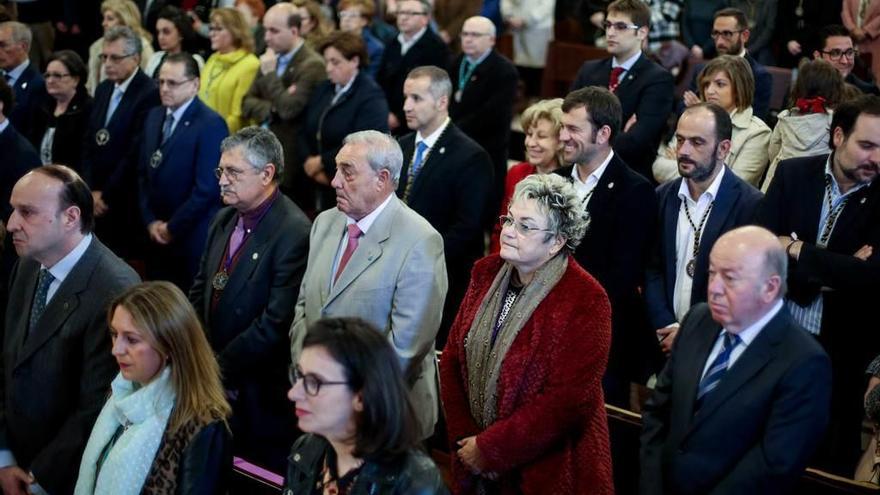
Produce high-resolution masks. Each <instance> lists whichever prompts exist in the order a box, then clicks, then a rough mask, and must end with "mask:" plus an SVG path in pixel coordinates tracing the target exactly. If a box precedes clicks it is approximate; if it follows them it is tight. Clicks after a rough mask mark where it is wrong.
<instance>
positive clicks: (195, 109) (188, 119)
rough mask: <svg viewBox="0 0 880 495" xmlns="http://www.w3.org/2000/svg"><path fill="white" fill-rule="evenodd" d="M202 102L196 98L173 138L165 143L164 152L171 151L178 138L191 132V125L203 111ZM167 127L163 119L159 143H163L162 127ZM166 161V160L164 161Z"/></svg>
mask: <svg viewBox="0 0 880 495" xmlns="http://www.w3.org/2000/svg"><path fill="white" fill-rule="evenodd" d="M200 107H201V102H200V101H199V97H198V96H196V97H195V98H193V101H192V103H190V104H189V108H187V109H186V111H185V112H183V115H181V116H180V122H178V123H177V125H175V126H174V131H172V132H171V136H170V137H169V138H168V141H165V144H163V145H162V149H163V150H167V149H171V147H172V145H173V144H174V142H175V141H176V140H177V138H178V137H179V136H180V135H181V134H184V133H186V132H187V130H189V126H190V124H191V123H192V122H193V121H195V120H197V119H198V118H199V110H201V108H200ZM164 126H165V119H164V117H163V119H162V126H160V127H159V142H160V143H161V142H162V127H164ZM163 161H164V160H163Z"/></svg>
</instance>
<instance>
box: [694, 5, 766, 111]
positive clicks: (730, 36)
mask: <svg viewBox="0 0 880 495" xmlns="http://www.w3.org/2000/svg"><path fill="white" fill-rule="evenodd" d="M749 34H750V32H749V21H748V18H747V17H746V15H745V13H743V11H741V10H739V9H735V8H727V9H721V10H719V11H718V12H716V13H715V20H714V21H713V24H712V39H713V40H715V51H716V52H717V53H718V55H736V56H740V57H743V58H745V59H746V62H748V63H749V67H751V68H752V75H753V76H754V78H755V98H754V101H753V102H752V112H753V114H754V115H755V116H756V117H758V118H759V119H762V120H766V119H767V115H768V114H769V112H770V95H771V93H773V76H771V75H770V72H768V71H767V68H766V67H764V66H763V65H762V64H761V63H759V62H758V61H757V60H755V58H754V57H752V55H751V54H750V53H749V52H748V50H746V44H747V43H748V41H749ZM702 69H703V64H700V65H698V66H697V69H696V71H695V72H694V78H693V79H691V84H690V88H689V89H688V91H685V94H684V98H683V101H684V105H685V106H689V105H694V104H696V103H699V102H700V98H699V97H698V96H697V94H698V93H699V92H700V91H699V87H698V85H699V81H697V78H698V77H700V71H701V70H702Z"/></svg>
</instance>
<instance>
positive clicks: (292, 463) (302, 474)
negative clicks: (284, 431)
mask: <svg viewBox="0 0 880 495" xmlns="http://www.w3.org/2000/svg"><path fill="white" fill-rule="evenodd" d="M330 450H331V447H330V444H329V443H328V442H327V441H326V440H324V438H322V437H319V436H317V435H312V434H305V435H303V436H301V437H299V439H298V440H297V441H296V442H295V443H294V444H293V448H291V449H290V457H289V458H288V464H287V465H288V468H287V479H286V480H285V481H284V495H300V494H303V495H308V494H311V493H313V492H314V489H315V483H316V482H317V479H318V476H320V475H321V472H322V469H323V465H324V457H325V456H326V455H327V453H328V452H329V451H330ZM349 493H350V495H366V494H370V495H391V494H394V495H431V494H441V495H442V494H448V493H449V491H448V490H447V489H446V486H445V485H444V484H443V478H442V477H441V476H440V471H438V470H437V466H435V465H434V463H433V462H432V461H431V459H430V458H429V457H428V456H427V455H425V454H424V453H422V452H421V451H418V450H413V451H411V452H410V453H409V454H407V456H406V457H405V458H404V459H402V460H400V461H398V462H395V463H393V464H378V463H375V462H371V461H366V462H365V463H364V466H363V467H362V468H361V473H360V474H359V475H358V477H357V480H356V481H355V482H354V485H353V486H352V487H351V491H350V492H349Z"/></svg>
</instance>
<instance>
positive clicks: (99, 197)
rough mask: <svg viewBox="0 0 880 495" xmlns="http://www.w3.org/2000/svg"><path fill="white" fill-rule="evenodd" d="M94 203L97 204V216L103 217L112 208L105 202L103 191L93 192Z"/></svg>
mask: <svg viewBox="0 0 880 495" xmlns="http://www.w3.org/2000/svg"><path fill="white" fill-rule="evenodd" d="M92 201H94V203H95V216H96V217H101V216H104V214H105V213H107V210H109V209H110V208H109V207H108V206H107V203H105V202H104V194H103V193H102V192H101V191H92Z"/></svg>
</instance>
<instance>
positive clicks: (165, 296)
mask: <svg viewBox="0 0 880 495" xmlns="http://www.w3.org/2000/svg"><path fill="white" fill-rule="evenodd" d="M118 307H123V308H125V310H126V311H128V313H129V314H130V315H131V320H132V322H133V323H134V325H135V327H137V329H138V330H140V331H141V332H142V333H143V335H144V339H145V340H146V341H147V342H148V343H149V344H150V345H151V346H152V347H153V348H154V349H155V350H156V352H158V353H159V355H160V356H162V357H163V358H165V360H166V362H167V363H168V365H169V367H170V369H171V386H172V388H173V389H174V392H175V394H176V396H177V401H176V403H175V406H174V411H173V412H172V413H171V418H170V419H169V421H168V429H169V430H170V431H171V432H175V431H176V430H177V429H178V428H180V427H181V426H183V425H185V424H187V423H189V422H191V421H195V422H196V423H198V424H208V423H211V422H213V421H217V420H222V421H226V418H227V417H229V415H230V414H231V413H232V409H231V408H230V407H229V403H228V402H227V401H226V394H225V393H224V391H223V385H222V383H221V381H220V366H219V365H218V364H217V360H216V359H215V357H214V353H213V351H212V350H211V346H210V344H208V339H207V338H206V337H205V332H204V330H203V329H202V325H201V323H199V319H198V317H197V316H196V313H195V310H194V309H193V307H192V305H191V304H190V302H189V301H188V300H187V298H186V296H184V295H183V292H181V290H180V289H178V288H177V286H175V285H174V284H172V283H170V282H144V283H142V284H138V285H135V286H133V287H131V288H129V289H128V290H126V291H125V292H124V293H122V294H121V295H120V296H119V297H117V298H116V299H115V300H114V301H113V302H112V303H111V304H110V310H109V311H108V314H107V320H108V322H109V321H111V320H112V319H113V313H114V312H115V311H116V308H118Z"/></svg>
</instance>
